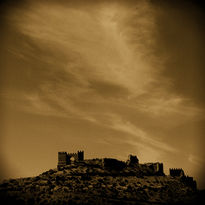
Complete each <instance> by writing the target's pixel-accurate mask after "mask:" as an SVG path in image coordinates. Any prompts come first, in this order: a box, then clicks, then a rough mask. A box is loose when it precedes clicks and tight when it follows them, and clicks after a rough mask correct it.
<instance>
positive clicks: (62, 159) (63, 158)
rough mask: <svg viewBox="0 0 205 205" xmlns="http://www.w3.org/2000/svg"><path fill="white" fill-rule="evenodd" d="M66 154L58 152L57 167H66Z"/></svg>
mask: <svg viewBox="0 0 205 205" xmlns="http://www.w3.org/2000/svg"><path fill="white" fill-rule="evenodd" d="M67 159H68V158H67V153H66V152H58V166H65V165H67Z"/></svg>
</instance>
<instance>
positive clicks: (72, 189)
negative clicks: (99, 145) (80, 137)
mask: <svg viewBox="0 0 205 205" xmlns="http://www.w3.org/2000/svg"><path fill="white" fill-rule="evenodd" d="M203 195H204V192H202V191H201V192H200V191H198V190H197V189H195V188H193V187H192V186H189V185H187V184H186V183H185V182H184V181H183V180H182V179H181V178H180V177H171V176H165V175H161V176H151V175H150V174H149V170H140V168H139V167H121V168H119V167H117V168H116V167H115V168H114V167H112V166H111V167H109V166H107V167H106V166H102V163H101V161H100V160H97V159H96V160H85V161H83V162H76V163H73V164H71V165H66V166H64V167H62V168H59V169H50V170H49V171H46V172H44V173H42V174H40V175H39V176H36V177H29V178H19V179H10V180H5V181H3V182H2V183H1V184H0V198H1V202H3V203H1V204H69V205H70V204H71V205H72V204H192V203H193V204H200V203H201V204H203V203H202V202H201V199H202V197H203Z"/></svg>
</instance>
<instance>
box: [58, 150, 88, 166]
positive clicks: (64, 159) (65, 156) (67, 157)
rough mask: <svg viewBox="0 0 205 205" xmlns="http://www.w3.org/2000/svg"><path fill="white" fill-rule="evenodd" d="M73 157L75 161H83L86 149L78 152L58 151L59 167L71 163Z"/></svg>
mask: <svg viewBox="0 0 205 205" xmlns="http://www.w3.org/2000/svg"><path fill="white" fill-rule="evenodd" d="M72 158H73V161H74V162H76V161H77V162H78V161H83V160H84V151H78V152H76V153H67V152H58V167H62V166H65V165H69V164H71V162H72V160H71V159H72Z"/></svg>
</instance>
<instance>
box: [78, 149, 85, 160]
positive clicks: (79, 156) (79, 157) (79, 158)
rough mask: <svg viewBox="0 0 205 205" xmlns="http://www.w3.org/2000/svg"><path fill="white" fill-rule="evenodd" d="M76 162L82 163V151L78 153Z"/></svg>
mask: <svg viewBox="0 0 205 205" xmlns="http://www.w3.org/2000/svg"><path fill="white" fill-rule="evenodd" d="M77 160H78V161H83V160H84V151H78V153H77Z"/></svg>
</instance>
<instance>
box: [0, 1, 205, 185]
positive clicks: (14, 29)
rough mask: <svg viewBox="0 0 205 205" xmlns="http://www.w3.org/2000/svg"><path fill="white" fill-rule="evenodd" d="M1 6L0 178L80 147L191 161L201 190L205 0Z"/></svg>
mask: <svg viewBox="0 0 205 205" xmlns="http://www.w3.org/2000/svg"><path fill="white" fill-rule="evenodd" d="M0 13H1V14H0V26H1V33H0V45H1V47H0V113H1V115H0V130H1V131H0V142H1V143H0V146H1V149H0V151H1V155H0V164H1V166H0V167H1V179H5V178H15V177H28V176H36V175H38V174H40V173H41V172H43V171H46V170H48V169H51V168H55V167H56V165H57V152H58V151H67V152H76V151H77V150H84V151H85V158H87V159H89V158H101V157H113V158H117V159H120V160H124V161H125V160H127V157H128V155H129V154H134V155H137V156H138V158H139V161H140V163H146V162H163V163H164V169H165V173H166V174H168V169H169V168H183V169H184V171H185V174H187V175H189V176H193V177H194V179H196V180H197V183H198V186H199V188H205V176H204V171H203V170H204V168H205V160H204V156H205V154H204V152H203V150H204V146H205V139H204V133H205V126H204V123H205V109H204V106H205V94H204V90H203V88H204V84H205V79H204V74H205V71H204V65H205V59H204V57H203V54H204V53H205V47H204V46H203V45H204V36H205V23H204V21H203V19H204V7H203V5H202V4H200V3H199V2H198V1H191V0H189V1H168V0H164V1H162V0H159V1H154V0H136V1H134V0H132V1H131V0H128V1H120V0H119V1H117V0H110V1H106V0H102V1H97V0H96V1H92V0H88V1H82V0H78V1H74V0H70V1H66V0H58V1H57V0H50V1H46V0H44V1H40V0H36V1H32V0H24V1H18V3H16V2H15V1H12V0H10V1H9V0H8V1H4V2H2V3H1V8H0Z"/></svg>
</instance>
